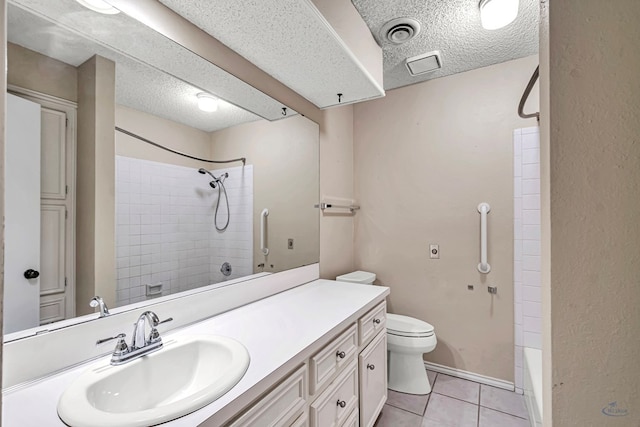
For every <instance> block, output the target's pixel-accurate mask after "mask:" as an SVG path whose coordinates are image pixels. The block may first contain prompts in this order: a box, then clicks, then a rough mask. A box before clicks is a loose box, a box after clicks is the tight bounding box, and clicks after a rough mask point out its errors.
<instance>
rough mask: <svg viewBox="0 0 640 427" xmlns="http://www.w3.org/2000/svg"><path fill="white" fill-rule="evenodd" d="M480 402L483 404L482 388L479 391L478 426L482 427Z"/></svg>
mask: <svg viewBox="0 0 640 427" xmlns="http://www.w3.org/2000/svg"><path fill="white" fill-rule="evenodd" d="M480 402H482V387H480V389H479V390H478V424H477V427H480Z"/></svg>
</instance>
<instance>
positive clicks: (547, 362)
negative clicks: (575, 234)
mask: <svg viewBox="0 0 640 427" xmlns="http://www.w3.org/2000/svg"><path fill="white" fill-rule="evenodd" d="M539 55H540V224H541V226H540V228H541V234H542V236H541V252H540V255H541V257H540V258H541V284H542V293H541V294H542V295H541V296H542V388H543V390H544V391H543V393H542V407H543V411H542V413H543V422H544V425H545V426H547V427H551V425H552V420H551V414H552V399H551V396H552V393H551V387H552V384H553V379H552V376H551V365H552V362H551V354H552V350H551V287H550V284H551V214H550V212H551V211H550V209H551V206H550V205H551V201H550V198H549V196H550V194H551V190H550V177H549V165H550V161H549V148H550V147H549V97H550V94H549V83H550V82H549V3H548V2H547V1H546V0H543V1H541V2H540V54H539Z"/></svg>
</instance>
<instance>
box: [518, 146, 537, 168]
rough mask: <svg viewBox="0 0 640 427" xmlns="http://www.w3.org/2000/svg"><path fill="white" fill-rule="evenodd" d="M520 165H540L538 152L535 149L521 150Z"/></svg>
mask: <svg viewBox="0 0 640 427" xmlns="http://www.w3.org/2000/svg"><path fill="white" fill-rule="evenodd" d="M522 163H523V164H525V165H526V164H530V163H540V150H539V149H537V148H533V149H526V150H525V149H524V147H523V149H522Z"/></svg>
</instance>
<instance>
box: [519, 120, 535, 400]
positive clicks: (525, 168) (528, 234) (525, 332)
mask: <svg viewBox="0 0 640 427" xmlns="http://www.w3.org/2000/svg"><path fill="white" fill-rule="evenodd" d="M539 137H540V135H539V128H538V127H530V128H524V129H516V130H515V131H514V213H513V216H514V272H513V277H514V332H515V367H514V368H515V386H516V390H520V391H521V390H522V388H523V386H524V384H523V369H524V368H523V361H522V346H527V347H534V348H540V341H541V339H540V330H541V319H540V317H541V303H540V301H541V298H540V296H541V288H540V249H541V245H540V149H539V148H540V144H539V140H540V139H539Z"/></svg>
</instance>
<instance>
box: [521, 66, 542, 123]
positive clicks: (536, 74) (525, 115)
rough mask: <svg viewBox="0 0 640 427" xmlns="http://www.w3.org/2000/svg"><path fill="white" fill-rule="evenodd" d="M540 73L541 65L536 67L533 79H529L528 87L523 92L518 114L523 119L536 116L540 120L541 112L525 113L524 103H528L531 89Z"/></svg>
mask: <svg viewBox="0 0 640 427" xmlns="http://www.w3.org/2000/svg"><path fill="white" fill-rule="evenodd" d="M539 74H540V66H539V65H538V66H537V67H536V70H535V71H534V72H533V75H532V76H531V79H529V83H527V87H526V88H525V90H524V93H523V94H522V98H520V104H519V105H518V115H519V116H520V117H522V118H523V119H530V118H532V117H535V118H536V119H537V120H538V121H540V113H531V114H525V112H524V104H526V102H527V99H528V98H529V95H530V94H531V90H532V89H533V85H535V84H536V80H538V75H539Z"/></svg>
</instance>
